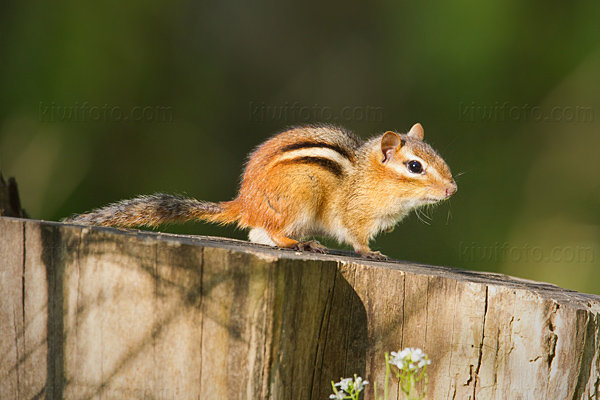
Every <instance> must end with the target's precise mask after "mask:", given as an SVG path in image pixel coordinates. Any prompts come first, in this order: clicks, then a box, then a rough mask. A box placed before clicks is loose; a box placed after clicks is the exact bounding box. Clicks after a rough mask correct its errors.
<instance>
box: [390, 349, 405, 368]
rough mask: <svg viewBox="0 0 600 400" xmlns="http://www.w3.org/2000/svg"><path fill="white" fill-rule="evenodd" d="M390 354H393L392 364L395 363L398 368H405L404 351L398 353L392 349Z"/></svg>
mask: <svg viewBox="0 0 600 400" xmlns="http://www.w3.org/2000/svg"><path fill="white" fill-rule="evenodd" d="M390 355H391V356H392V358H391V360H390V364H393V365H395V366H396V367H398V369H404V357H403V356H402V352H400V353H396V352H395V351H392V352H391V353H390Z"/></svg>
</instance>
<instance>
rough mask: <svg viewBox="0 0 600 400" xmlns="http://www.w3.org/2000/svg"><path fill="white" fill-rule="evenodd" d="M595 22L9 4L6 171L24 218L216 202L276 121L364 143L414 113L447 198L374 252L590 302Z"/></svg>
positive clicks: (597, 278)
mask: <svg viewBox="0 0 600 400" xmlns="http://www.w3.org/2000/svg"><path fill="white" fill-rule="evenodd" d="M599 13H600V3H598V2H597V1H592V0H589V1H576V2H557V1H551V2H548V1H544V2H542V1H539V0H538V1H534V2H527V3H523V2H517V1H504V2H490V3H482V2H475V1H472V0H471V1H461V2H442V1H435V2H428V3H416V2H396V1H389V0H388V1H382V2H376V3H374V2H359V1H353V0H349V1H346V2H344V3H334V2H330V3H323V2H316V1H307V2H296V3H290V2H275V1H263V2H231V1H223V2H191V1H175V2H160V1H152V0H150V1H144V2H141V1H135V0H134V1H128V2H117V1H114V0H112V1H111V0H108V1H103V2H100V3H86V2H77V1H73V0H65V1H58V2H42V1H33V2H16V1H11V2H4V4H2V13H0V155H1V160H0V162H1V167H2V169H3V172H4V174H5V175H6V176H15V177H16V178H17V181H18V183H19V185H20V188H21V197H22V202H23V204H24V207H25V208H26V209H27V210H28V212H29V213H30V214H31V215H32V217H34V218H39V219H49V220H58V219H60V218H62V217H65V216H67V215H70V214H71V213H76V212H83V211H86V210H89V209H91V208H94V207H99V206H102V205H104V204H106V203H109V202H112V201H115V200H119V199H122V198H128V197H132V196H135V195H137V194H142V193H153V192H159V191H164V192H171V193H172V192H178V193H185V194H188V195H190V196H194V197H197V198H200V199H205V200H212V201H218V200H226V199H230V198H232V197H233V196H235V192H236V187H237V184H238V180H239V175H240V173H241V171H242V169H243V166H244V162H245V157H246V155H247V154H248V152H249V151H251V150H252V148H253V147H254V146H256V145H258V144H260V143H261V142H262V141H263V140H264V139H266V138H267V137H269V136H271V135H272V134H274V133H275V132H277V131H279V130H282V129H284V128H285V127H287V126H290V125H297V124H303V123H313V122H330V123H337V124H340V125H343V126H345V127H347V128H349V129H351V130H354V131H355V132H356V133H357V134H359V135H360V136H363V137H368V136H370V135H373V134H378V133H380V132H382V131H384V130H388V129H394V130H398V131H406V130H408V129H409V128H410V126H411V125H412V124H413V123H415V122H421V123H422V124H423V125H424V127H425V132H426V133H425V139H426V141H428V142H429V143H431V144H432V145H433V146H434V147H435V148H436V149H438V150H439V151H440V152H441V154H442V155H443V156H444V158H445V159H446V161H447V162H448V164H449V165H450V166H451V168H452V170H453V172H454V173H455V174H456V175H457V176H458V177H457V181H458V184H459V191H458V193H457V194H456V195H455V196H454V197H453V198H452V199H451V201H449V202H447V203H444V204H441V205H439V206H438V207H437V208H436V209H435V210H430V211H429V212H428V213H427V214H428V215H429V216H430V217H431V221H428V220H427V218H426V217H421V219H424V220H426V221H427V222H428V224H425V223H422V222H421V221H419V219H418V218H416V216H415V215H414V214H413V215H411V217H410V218H408V219H407V220H406V221H404V222H403V223H402V224H401V225H400V226H399V227H397V228H396V230H395V231H394V232H393V233H390V234H387V235H381V236H380V237H378V238H377V240H376V241H375V242H374V243H373V248H374V249H379V250H381V251H382V252H384V253H386V254H388V255H390V256H393V257H395V258H400V259H405V260H411V261H414V262H418V263H430V264H441V265H448V266H455V267H460V268H468V269H476V270H485V271H496V272H502V273H509V274H512V275H516V276H520V277H524V278H530V279H536V280H542V281H549V282H553V283H556V284H558V285H561V286H564V287H567V288H572V289H576V290H580V291H584V292H593V293H600V273H599V272H598V270H599V268H600V207H598V206H599V203H600V161H599V160H600V157H598V155H599V154H598V153H599V150H600V135H599V134H600V40H599V39H600V24H599V23H598V21H599V20H600V19H599ZM146 107H148V109H147V110H145V108H146ZM144 110H145V111H144ZM553 110H556V113H554V114H553ZM582 110H583V111H582ZM134 111H135V112H137V113H135V112H134ZM281 111H286V112H287V114H284V115H279V112H281ZM142 112H146V114H142ZM582 112H583V117H582V116H580V115H579V114H581V113H582ZM69 113H70V114H69ZM78 113H79V114H78ZM107 113H108V116H107V115H106V114H107ZM165 113H167V114H168V115H166V117H165ZM490 113H491V114H490ZM573 114H578V115H579V116H578V117H577V118H575V117H573ZM140 116H142V117H143V116H145V118H140ZM127 118H129V119H128V120H126V119H127ZM166 230H168V231H171V232H181V233H194V234H209V235H221V236H229V237H237V238H245V233H244V232H240V231H236V230H235V229H233V228H222V227H215V226H211V225H204V224H193V225H188V226H182V227H168V228H166Z"/></svg>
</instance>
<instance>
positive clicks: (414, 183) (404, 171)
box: [380, 124, 457, 208]
mask: <svg viewBox="0 0 600 400" xmlns="http://www.w3.org/2000/svg"><path fill="white" fill-rule="evenodd" d="M380 145H381V153H380V156H381V164H382V166H383V167H385V169H386V170H387V171H388V174H387V175H388V177H389V178H390V179H392V180H395V181H396V182H397V183H398V184H399V185H398V188H399V189H398V190H401V191H402V192H403V193H402V194H401V196H402V197H403V198H405V199H406V200H407V202H408V203H409V204H410V206H411V208H412V207H419V206H422V205H426V204H433V203H437V202H438V201H441V200H445V199H447V198H448V197H450V196H452V195H453V194H454V193H455V192H456V190H457V186H456V182H454V179H453V178H452V173H451V172H450V168H448V165H447V164H446V162H445V161H444V160H443V159H442V157H441V156H440V155H439V154H438V153H437V152H436V151H435V150H433V149H432V148H431V146H429V145H428V144H426V143H425V142H423V127H422V126H421V124H415V125H414V126H413V127H412V128H411V130H410V131H409V132H408V133H407V134H405V135H401V134H398V133H396V132H386V133H384V134H383V135H382V136H381V143H380Z"/></svg>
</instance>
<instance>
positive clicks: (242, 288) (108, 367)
mask: <svg viewBox="0 0 600 400" xmlns="http://www.w3.org/2000/svg"><path fill="white" fill-rule="evenodd" d="M599 325H600V297H599V296H595V295H588V294H581V293H577V292H573V291H569V290H565V289H561V288H559V287H557V286H554V285H551V284H546V283H540V282H532V281H526V280H521V279H517V278H512V277H509V276H505V275H500V274H489V273H480V272H472V271H466V270H459V269H454V268H447V267H433V266H427V265H417V264H413V263H406V262H399V261H393V262H369V261H365V260H362V259H359V258H355V257H353V256H352V254H351V253H344V252H334V254H329V255H315V254H307V253H299V252H294V251H291V250H278V249H274V248H270V247H267V246H260V245H252V244H249V243H246V242H243V241H237V240H230V239H221V238H211V237H203V236H183V235H171V234H161V233H154V232H141V231H132V230H117V229H110V228H88V227H78V226H72V225H65V224H60V223H54V222H43V221H34V220H24V219H17V218H7V217H3V218H0V338H1V339H0V399H38V398H49V399H61V398H67V399H327V398H329V394H331V393H332V392H331V384H330V382H331V381H332V380H335V381H337V380H339V379H340V377H350V376H352V375H353V374H355V373H356V374H358V375H360V376H362V377H364V378H366V379H368V380H369V381H370V382H371V384H370V385H368V386H367V391H366V393H365V397H364V398H365V399H373V398H374V397H373V384H372V383H373V382H378V384H379V385H382V384H383V378H384V375H385V363H384V353H385V352H386V351H388V352H389V351H398V350H399V349H402V348H404V347H420V348H422V349H423V350H424V351H425V352H426V353H427V354H429V357H430V359H431V360H432V364H431V365H430V368H429V370H428V371H429V392H428V396H427V398H428V399H591V398H594V399H596V398H598V396H599V389H598V388H599V386H600V372H599V362H600V359H599V358H600V350H599V347H600V329H599ZM380 387H381V386H380ZM391 398H392V399H397V398H404V397H402V393H399V392H398V386H397V384H396V385H394V386H393V389H392V396H391Z"/></svg>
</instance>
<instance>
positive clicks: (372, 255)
mask: <svg viewBox="0 0 600 400" xmlns="http://www.w3.org/2000/svg"><path fill="white" fill-rule="evenodd" d="M359 254H360V256H361V257H362V258H366V259H367V260H376V261H386V260H389V259H390V258H389V257H388V256H386V255H385V254H381V253H380V252H379V251H369V252H366V253H359Z"/></svg>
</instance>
